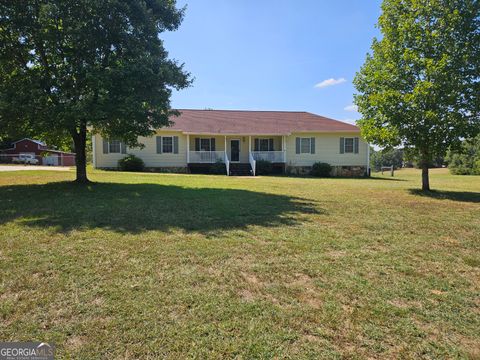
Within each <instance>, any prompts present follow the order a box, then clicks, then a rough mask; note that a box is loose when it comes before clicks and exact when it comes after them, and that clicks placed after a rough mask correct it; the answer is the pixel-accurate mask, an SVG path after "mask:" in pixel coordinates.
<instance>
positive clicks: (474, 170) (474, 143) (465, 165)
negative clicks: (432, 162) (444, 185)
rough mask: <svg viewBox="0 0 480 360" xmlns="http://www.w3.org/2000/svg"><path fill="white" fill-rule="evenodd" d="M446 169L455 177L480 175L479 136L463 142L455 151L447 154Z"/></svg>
mask: <svg viewBox="0 0 480 360" xmlns="http://www.w3.org/2000/svg"><path fill="white" fill-rule="evenodd" d="M446 160H447V162H448V168H449V169H450V172H451V173H452V174H455V175H480V135H478V136H477V137H476V138H474V139H468V140H465V141H463V143H462V146H461V148H460V149H459V150H457V151H449V152H448V153H447V158H446Z"/></svg>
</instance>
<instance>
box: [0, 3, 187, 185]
mask: <svg viewBox="0 0 480 360" xmlns="http://www.w3.org/2000/svg"><path fill="white" fill-rule="evenodd" d="M183 15H184V9H178V8H177V7H176V2H175V0H144V1H142V0H129V1H127V0H103V1H97V0H28V1H27V0H26V1H13V0H12V1H3V2H2V3H1V4H0V122H1V124H2V126H5V128H7V127H19V126H21V127H23V128H25V129H28V130H29V131H32V132H35V133H48V134H49V135H50V136H57V137H66V136H70V137H71V138H72V139H73V141H74V143H75V149H76V152H77V181H80V182H85V181H88V180H87V177H86V167H85V142H86V140H85V139H86V134H87V128H88V129H90V130H91V131H93V132H99V133H101V134H102V136H104V137H106V138H116V139H121V140H122V141H124V142H125V143H126V144H128V145H130V146H136V145H138V144H137V138H138V136H148V135H151V134H152V133H153V131H154V129H157V128H160V127H162V126H165V125H168V123H169V117H170V116H171V115H174V114H175V111H173V110H171V108H170V96H171V92H172V90H173V89H182V88H185V87H187V86H189V84H190V79H189V74H188V73H186V72H185V71H184V69H183V65H182V64H179V63H177V62H176V61H174V60H171V59H169V58H168V53H167V51H166V50H165V48H164V46H163V42H162V40H161V39H160V37H159V34H161V33H162V32H164V31H173V30H176V29H177V28H178V27H179V25H180V23H181V21H182V19H183Z"/></svg>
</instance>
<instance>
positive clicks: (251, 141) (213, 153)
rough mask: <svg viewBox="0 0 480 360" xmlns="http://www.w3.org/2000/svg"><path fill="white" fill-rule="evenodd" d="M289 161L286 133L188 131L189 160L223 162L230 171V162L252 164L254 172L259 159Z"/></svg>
mask: <svg viewBox="0 0 480 360" xmlns="http://www.w3.org/2000/svg"><path fill="white" fill-rule="evenodd" d="M259 160H265V161H269V162H271V163H274V164H284V163H285V162H286V138H285V136H283V135H272V136H267V135H266V136H253V135H224V136H218V135H205V134H187V163H188V164H189V165H190V164H214V163H217V162H223V163H225V166H226V172H227V175H230V167H231V164H250V168H251V173H252V175H255V170H256V162H257V161H259Z"/></svg>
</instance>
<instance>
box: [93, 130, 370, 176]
mask: <svg viewBox="0 0 480 360" xmlns="http://www.w3.org/2000/svg"><path fill="white" fill-rule="evenodd" d="M158 135H160V136H178V154H157V146H156V138H155V136H152V137H148V138H145V137H141V138H139V141H140V142H141V143H143V144H144V145H145V147H144V148H143V149H138V148H135V149H133V148H129V149H127V153H128V154H134V155H136V156H138V157H140V158H141V159H143V161H144V162H145V165H146V166H147V167H185V166H187V135H183V134H182V133H180V132H174V131H158ZM358 136H359V135H358V134H357V133H298V134H295V133H294V134H292V135H290V136H287V137H286V151H287V153H286V163H287V165H291V166H311V165H312V164H313V163H315V162H326V163H329V164H330V165H333V166H366V164H367V144H366V143H365V142H364V141H363V140H362V139H361V138H360V142H359V153H358V154H340V137H358ZM196 137H200V138H201V137H205V138H212V137H214V138H215V148H216V151H224V150H225V137H224V136H222V135H221V136H204V135H198V136H196V135H190V151H194V150H195V138H196ZM269 137H270V138H272V137H273V138H274V147H275V151H279V150H281V149H282V137H281V136H259V137H258V138H269ZM296 137H315V154H296V153H295V138H296ZM255 138H256V137H255V136H252V140H251V141H252V142H251V144H252V151H253V146H254V139H255ZM231 139H239V140H240V162H243V163H247V162H248V139H249V137H248V136H240V135H238V136H227V153H228V156H229V158H230V159H231V154H230V140H231ZM94 141H95V158H96V166H97V167H99V168H116V167H117V163H118V160H119V159H121V158H123V157H124V156H125V154H104V153H103V141H102V138H101V136H100V135H95V136H94Z"/></svg>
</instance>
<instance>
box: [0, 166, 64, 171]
mask: <svg viewBox="0 0 480 360" xmlns="http://www.w3.org/2000/svg"><path fill="white" fill-rule="evenodd" d="M25 170H51V171H70V168H69V167H68V166H37V165H0V172H1V171H25Z"/></svg>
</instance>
